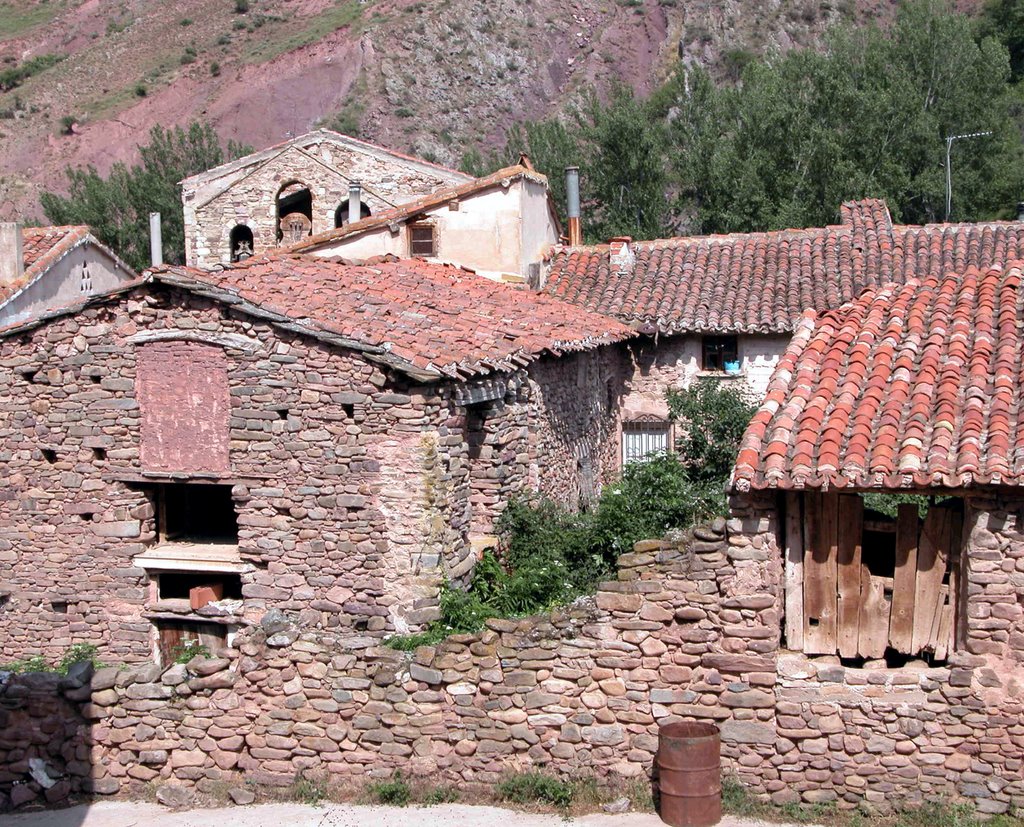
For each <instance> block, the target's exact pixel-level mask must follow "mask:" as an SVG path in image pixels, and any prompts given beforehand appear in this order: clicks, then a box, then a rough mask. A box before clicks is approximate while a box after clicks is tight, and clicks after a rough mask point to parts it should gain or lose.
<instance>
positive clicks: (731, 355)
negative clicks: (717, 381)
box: [701, 336, 739, 372]
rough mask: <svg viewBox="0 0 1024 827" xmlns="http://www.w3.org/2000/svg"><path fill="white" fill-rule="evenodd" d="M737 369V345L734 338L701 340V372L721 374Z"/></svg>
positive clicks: (712, 337)
mask: <svg viewBox="0 0 1024 827" xmlns="http://www.w3.org/2000/svg"><path fill="white" fill-rule="evenodd" d="M731 366H735V367H731ZM738 369H739V345H738V343H737V338H736V337H735V336H705V337H704V338H703V339H702V340H701V370H707V371H718V372H722V371H728V370H738Z"/></svg>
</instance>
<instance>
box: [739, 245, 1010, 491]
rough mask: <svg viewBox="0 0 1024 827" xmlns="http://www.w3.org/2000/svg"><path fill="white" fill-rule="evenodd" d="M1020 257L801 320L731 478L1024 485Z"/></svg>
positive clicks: (794, 483)
mask: <svg viewBox="0 0 1024 827" xmlns="http://www.w3.org/2000/svg"><path fill="white" fill-rule="evenodd" d="M1021 266H1022V265H1021V263H1020V262H1013V263H1010V264H1009V265H1008V266H1007V267H1006V268H1005V269H1004V268H1000V267H991V268H986V269H982V270H979V269H978V268H975V267H971V268H968V269H967V270H966V271H965V272H963V273H962V274H960V275H957V274H950V275H947V276H943V277H941V278H939V277H931V278H927V279H924V280H920V281H919V280H916V279H912V280H910V281H908V282H907V283H906V284H901V285H898V284H889V285H885V286H883V287H879V288H873V289H871V290H868V291H865V293H864V294H863V295H861V296H860V297H859V298H858V299H857V300H856V301H854V302H852V303H850V304H848V305H845V306H843V307H842V308H840V309H838V310H834V311H831V312H829V313H826V314H824V315H816V314H815V313H814V312H813V311H809V312H808V313H807V314H806V315H805V316H804V318H803V319H802V320H801V322H800V323H799V325H798V327H797V330H796V333H795V335H794V337H793V341H792V343H791V344H790V346H789V348H788V349H787V351H786V353H785V354H784V355H783V357H782V359H781V360H780V362H779V365H778V367H777V368H776V371H775V374H774V376H773V377H772V380H771V382H770V383H769V386H768V392H767V395H766V397H765V400H764V402H763V404H762V405H761V407H760V409H759V410H758V412H757V414H756V415H755V416H754V418H753V419H752V420H751V423H750V425H749V426H748V428H747V431H746V433H745V435H744V437H743V441H742V444H741V447H740V452H739V456H738V457H737V461H736V467H735V469H734V471H733V480H732V485H733V488H734V489H736V490H741V491H742V490H748V489H765V488H928V487H932V486H938V487H945V488H961V487H967V486H971V485H977V484H991V485H1012V486H1017V485H1024V418H1022V416H1021V412H1022V410H1024V407H1022V406H1024V353H1022V348H1024V295H1022V293H1021V289H1020V288H1021V269H1020V268H1021Z"/></svg>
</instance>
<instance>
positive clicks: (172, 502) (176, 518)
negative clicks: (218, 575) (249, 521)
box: [155, 483, 238, 545]
mask: <svg viewBox="0 0 1024 827" xmlns="http://www.w3.org/2000/svg"><path fill="white" fill-rule="evenodd" d="M155 495H156V512H157V533H158V536H159V538H160V541H161V542H166V543H203V544H229V545H237V544H238V516H237V515H236V514H235V506H234V502H233V500H232V499H231V486H230V485H208V484H205V483H168V484H165V485H160V486H158V487H157V488H156V491H155Z"/></svg>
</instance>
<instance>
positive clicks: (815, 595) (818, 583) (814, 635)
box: [804, 493, 839, 655]
mask: <svg viewBox="0 0 1024 827" xmlns="http://www.w3.org/2000/svg"><path fill="white" fill-rule="evenodd" d="M805 496H806V499H805V501H804V508H805V510H804V519H805V520H806V523H807V530H808V533H807V540H808V546H807V547H806V548H805V549H804V618H805V620H806V622H805V624H804V652H806V653H807V654H809V655H831V654H834V653H835V651H836V607H837V601H838V592H837V589H836V580H837V577H838V566H837V562H838V549H837V539H838V524H839V497H838V495H836V494H832V493H825V494H821V493H814V494H806V495H805Z"/></svg>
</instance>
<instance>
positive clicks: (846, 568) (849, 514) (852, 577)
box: [836, 494, 870, 658]
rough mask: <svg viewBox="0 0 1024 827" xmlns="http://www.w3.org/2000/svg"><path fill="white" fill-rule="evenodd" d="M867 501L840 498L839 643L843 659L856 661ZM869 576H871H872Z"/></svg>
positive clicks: (850, 496) (844, 495)
mask: <svg viewBox="0 0 1024 827" xmlns="http://www.w3.org/2000/svg"><path fill="white" fill-rule="evenodd" d="M863 527H864V500H863V499H861V497H860V495H859V494H842V495H840V496H839V510H838V530H837V556H836V562H837V576H838V599H837V608H836V616H837V624H838V634H837V642H838V646H839V654H840V655H841V656H842V657H844V658H855V657H857V640H858V638H859V636H860V633H859V629H860V622H861V609H862V608H863V603H862V601H861V538H862V536H863ZM869 576H870V575H869Z"/></svg>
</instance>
